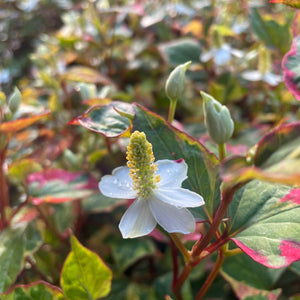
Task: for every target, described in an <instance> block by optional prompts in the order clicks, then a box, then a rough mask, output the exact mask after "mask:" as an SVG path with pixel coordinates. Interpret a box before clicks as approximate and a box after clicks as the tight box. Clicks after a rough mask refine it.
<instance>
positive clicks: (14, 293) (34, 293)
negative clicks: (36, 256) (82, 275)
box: [1, 280, 65, 300]
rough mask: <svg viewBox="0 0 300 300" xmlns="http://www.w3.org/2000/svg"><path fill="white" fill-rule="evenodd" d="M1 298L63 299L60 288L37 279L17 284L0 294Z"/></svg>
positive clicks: (29, 299)
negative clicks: (28, 282)
mask: <svg viewBox="0 0 300 300" xmlns="http://www.w3.org/2000/svg"><path fill="white" fill-rule="evenodd" d="M1 297H2V298H1V299H3V300H11V299H26V300H34V299H48V300H64V299H65V297H64V296H63V294H62V290H61V289H60V288H59V287H57V286H54V285H52V284H50V283H48V282H45V281H42V280H40V281H37V282H33V283H30V284H19V285H16V286H15V287H14V288H13V289H11V290H10V291H8V292H7V293H5V295H2V296H1Z"/></svg>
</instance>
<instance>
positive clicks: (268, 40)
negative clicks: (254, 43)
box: [250, 8, 291, 53]
mask: <svg viewBox="0 0 300 300" xmlns="http://www.w3.org/2000/svg"><path fill="white" fill-rule="evenodd" d="M250 22H251V28H252V30H253V33H254V34H255V35H256V36H257V37H258V38H259V39H260V40H261V41H263V42H264V43H265V45H266V46H268V47H275V48H277V49H279V50H280V51H281V52H282V53H285V52H286V51H287V45H289V43H290V39H291V35H290V30H289V28H290V24H289V22H286V23H285V24H284V25H281V24H279V23H278V22H277V21H275V20H272V19H268V20H267V19H265V18H264V17H262V16H261V15H260V14H259V13H258V10H257V9H254V8H253V9H252V10H251V14H250Z"/></svg>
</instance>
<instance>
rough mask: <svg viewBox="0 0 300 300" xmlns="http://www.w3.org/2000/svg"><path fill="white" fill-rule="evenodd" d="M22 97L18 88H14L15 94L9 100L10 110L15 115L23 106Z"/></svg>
mask: <svg viewBox="0 0 300 300" xmlns="http://www.w3.org/2000/svg"><path fill="white" fill-rule="evenodd" d="M21 100H22V95H21V93H20V91H19V89H18V88H17V87H15V88H14V91H13V93H12V94H11V95H10V97H9V98H8V102H7V104H8V108H9V110H10V111H11V112H12V113H15V112H16V111H17V110H18V109H19V106H20V104H21Z"/></svg>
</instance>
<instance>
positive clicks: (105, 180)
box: [99, 167, 137, 199]
mask: <svg viewBox="0 0 300 300" xmlns="http://www.w3.org/2000/svg"><path fill="white" fill-rule="evenodd" d="M99 189H100V191H101V193H102V194H103V195H104V196H107V197H111V198H120V199H134V198H136V197H137V194H136V192H135V190H134V189H133V186H132V179H131V177H130V176H129V168H128V167H119V168H116V169H114V170H113V171H112V175H105V176H103V177H102V178H101V180H100V182H99Z"/></svg>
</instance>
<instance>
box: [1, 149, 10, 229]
mask: <svg viewBox="0 0 300 300" xmlns="http://www.w3.org/2000/svg"><path fill="white" fill-rule="evenodd" d="M7 145H8V143H7V144H6V145H5V147H4V148H3V149H2V150H1V153H0V215H1V217H0V230H3V229H4V228H5V227H7V226H8V224H9V223H8V221H7V218H6V212H5V210H6V208H7V207H9V198H8V187H7V181H6V177H5V171H4V163H5V157H6V150H7Z"/></svg>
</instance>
